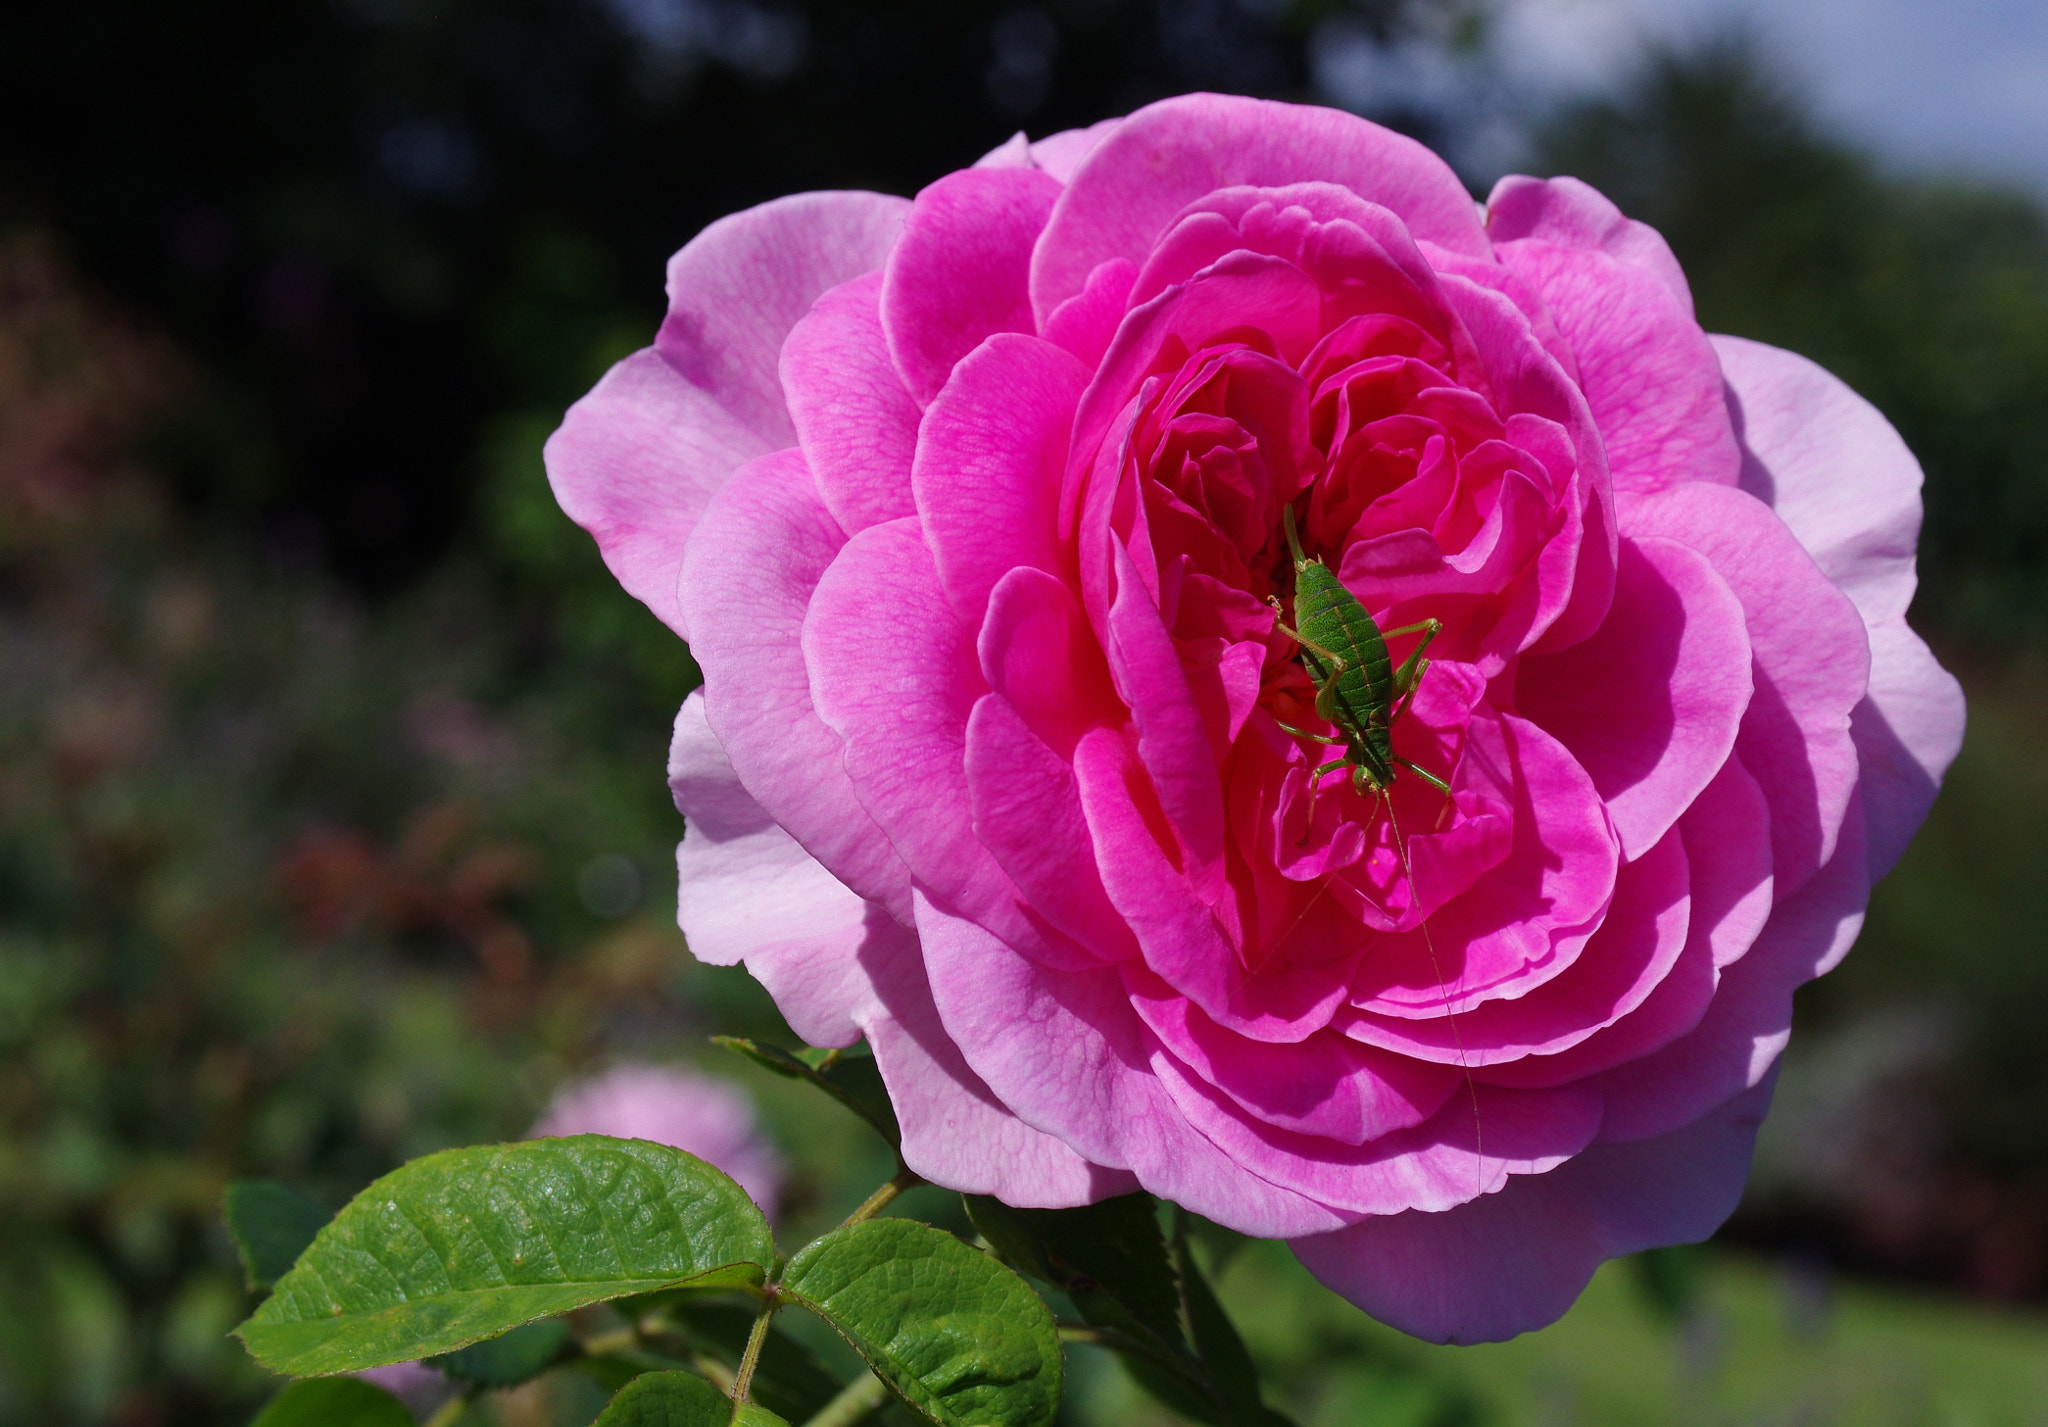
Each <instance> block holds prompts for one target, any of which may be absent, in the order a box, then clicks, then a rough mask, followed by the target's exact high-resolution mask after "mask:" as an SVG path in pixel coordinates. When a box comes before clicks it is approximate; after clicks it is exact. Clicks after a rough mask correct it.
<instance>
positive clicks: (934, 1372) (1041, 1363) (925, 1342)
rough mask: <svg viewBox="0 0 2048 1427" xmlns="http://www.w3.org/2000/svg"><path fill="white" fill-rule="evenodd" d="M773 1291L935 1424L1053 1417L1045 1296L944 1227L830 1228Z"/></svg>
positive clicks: (1017, 1424)
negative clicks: (831, 1333) (816, 1320)
mask: <svg viewBox="0 0 2048 1427" xmlns="http://www.w3.org/2000/svg"><path fill="white" fill-rule="evenodd" d="M782 1291H783V1293H784V1295H785V1296H786V1297H788V1298H791V1299H793V1300H794V1301H796V1302H798V1303H801V1304H802V1305H803V1306H805V1307H807V1308H809V1309H810V1310H811V1311H812V1312H814V1313H817V1314H818V1315H819V1316H820V1317H822V1318H824V1319H825V1321H826V1322H828V1323H830V1324H831V1325H832V1326H833V1327H834V1328H835V1329H837V1330H838V1331H839V1333H840V1335H841V1336H842V1337H844V1338H845V1339H846V1340H847V1342H849V1343H851V1344H852V1345H853V1347H854V1349H855V1351H857V1352H858V1353H859V1354H860V1355H861V1357H862V1358H863V1359H864V1360H865V1361H866V1362H867V1365H868V1366H869V1367H870V1368H872V1369H873V1370H874V1373H875V1376H876V1377H878V1378H880V1379H881V1380H882V1381H883V1382H884V1383H885V1384H886V1385H887V1386H888V1387H889V1389H890V1391H892V1392H893V1393H895V1394H896V1395H897V1396H898V1397H900V1398H901V1399H902V1400H903V1401H904V1402H906V1403H908V1404H909V1405H910V1406H911V1407H913V1408H915V1409H916V1410H917V1411H919V1412H920V1413H922V1414H923V1415H924V1416H925V1417H926V1418H928V1419H929V1420H931V1421H933V1422H936V1423H939V1424H941V1427H1038V1425H1039V1424H1044V1423H1049V1422H1051V1421H1052V1420H1053V1416H1054V1414H1055V1413H1056V1412H1057V1411H1058V1410H1059V1401H1060V1374H1061V1368H1062V1363H1061V1358H1060V1344H1059V1335H1058V1333H1057V1331H1056V1330H1055V1328H1054V1326H1053V1321H1052V1314H1051V1313H1049V1312H1048V1311H1047V1310H1046V1307H1045V1302H1044V1300H1042V1299H1041V1298H1039V1296H1038V1295H1037V1294H1036V1293H1034V1292H1033V1291H1032V1289H1031V1286H1030V1285H1029V1284H1027V1283H1026V1282H1024V1280H1023V1279H1021V1278H1019V1277H1018V1276H1017V1275H1016V1274H1014V1273H1012V1272H1011V1271H1010V1270H1009V1269H1007V1268H1004V1267H1003V1266H1002V1265H1001V1264H999V1263H997V1262H996V1261H995V1260H994V1259H992V1258H990V1257H989V1256H988V1255H987V1254H984V1253H980V1252H978V1251H976V1250H974V1249H971V1248H969V1247H967V1245H965V1244H963V1243H961V1242H960V1241H959V1240H958V1239H956V1238H954V1237H953V1236H952V1235H951V1234H948V1233H946V1232H944V1231H943V1230H940V1229H934V1228H932V1227H931V1226H930V1225H928V1224H919V1223H914V1222H912V1221H911V1220H908V1219H869V1220H867V1221H865V1222H863V1223H859V1224H849V1225H847V1226H846V1227H844V1228H840V1229H834V1230H833V1231H832V1232H831V1233H829V1234H827V1235H825V1236H824V1237H823V1238H822V1239H818V1240H816V1241H815V1242H813V1243H811V1244H809V1245H806V1246H805V1247H804V1248H803V1249H802V1250H801V1251H800V1252H798V1254H797V1255H796V1257H795V1258H793V1259H791V1260H790V1262H789V1267H788V1268H787V1269H786V1270H785V1271H784V1272H783V1276H782Z"/></svg>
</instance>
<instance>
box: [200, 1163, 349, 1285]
mask: <svg viewBox="0 0 2048 1427" xmlns="http://www.w3.org/2000/svg"><path fill="white" fill-rule="evenodd" d="M222 1207H223V1210H224V1212H225V1216H226V1218H227V1221H228V1235H229V1236H230V1237H231V1238H233V1239H234V1241H235V1253H236V1254H237V1255H238V1256H240V1258H241V1260H242V1277H243V1278H245V1279H246V1280H248V1284H249V1287H250V1289H251V1290H252V1291H253V1290H255V1289H259V1288H268V1287H270V1286H271V1285H272V1284H273V1283H276V1282H277V1281H278V1280H279V1279H280V1278H283V1277H284V1276H285V1274H286V1272H287V1271H289V1270H290V1268H291V1266H292V1264H293V1263H294V1262H295V1261H296V1260H297V1259H298V1257H299V1255H300V1254H302V1253H304V1252H305V1251H306V1245H308V1244H310V1243H312V1242H313V1236H314V1235H315V1234H317V1233H319V1232H320V1229H321V1226H322V1225H324V1224H325V1223H326V1222H327V1221H328V1220H329V1219H332V1218H333V1217H334V1216H333V1215H332V1214H330V1213H328V1212H327V1210H326V1209H324V1208H322V1207H321V1206H320V1205H318V1204H316V1203H314V1202H313V1201H312V1200H310V1199H308V1198H307V1197H306V1196H305V1195H303V1194H301V1193H299V1191H298V1190H296V1189H293V1188H291V1187H290V1186H289V1185H285V1184H280V1183H278V1182H277V1181H276V1180H274V1179H238V1180H236V1181H235V1182H234V1183H233V1184H230V1185H229V1186H228V1192H227V1198H226V1202H225V1203H224V1204H223V1206H222Z"/></svg>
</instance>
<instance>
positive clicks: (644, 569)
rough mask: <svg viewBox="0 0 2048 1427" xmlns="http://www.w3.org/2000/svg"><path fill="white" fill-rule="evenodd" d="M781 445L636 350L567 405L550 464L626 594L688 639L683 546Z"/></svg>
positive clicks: (559, 488) (567, 505)
mask: <svg viewBox="0 0 2048 1427" xmlns="http://www.w3.org/2000/svg"><path fill="white" fill-rule="evenodd" d="M772 445H773V443H772V442H771V441H770V440H769V439H768V438H767V437H764V436H762V435H761V434H760V433H759V432H757V431H755V430H754V429H753V428H752V427H751V426H749V425H747V424H746V423H745V422H744V421H742V420H741V419H740V418H739V417H737V416H735V415H734V414H733V413H732V412H730V411H728V410H726V409H725V408H724V407H723V406H721V405H719V403H718V401H717V399H716V398H715V397H713V396H711V395H709V394H708V393H706V392H704V391H703V390H701V389H700V388H698V387H695V386H692V385H691V384H690V383H689V382H688V381H686V380H685V379H684V378H683V376H682V375H681V373H679V372H677V371H676V369H675V368H674V367H673V366H671V365H669V363H668V361H667V359H666V358H664V357H663V356H662V355H661V354H660V353H659V352H656V351H654V350H653V349H652V348H649V349H647V350H645V351H640V352H635V353H634V354H633V355H632V356H630V357H628V358H626V359H625V360H624V361H622V362H620V363H619V364H618V365H617V366H615V367H613V368H612V369H611V370H610V371H608V372H606V373H605V375H604V379H603V380H602V381H600V382H599V383H598V384H597V385H596V386H595V387H593V388H592V389H591V391H590V394H589V395H587V396H585V397H584V398H583V399H582V400H581V401H579V402H577V403H576V404H575V405H574V406H572V407H570V408H569V412H568V414H567V415H566V416H564V417H563V418H562V425H561V427H560V429H559V430H557V431H556V432H555V433H554V435H552V436H550V437H549V438H548V443H547V447H546V450H545V452H544V454H543V459H544V460H545V462H546V465H547V472H548V483H549V485H550V486H552V487H553V489H554V492H555V500H556V501H557V502H558V503H559V504H560V505H561V507H562V511H563V513H564V514H565V515H567V516H568V517H569V518H570V519H571V520H573V521H575V522H576V523H577V524H578V525H580V526H582V527H583V528H584V529H585V530H587V531H589V532H590V533H591V535H592V536H594V537H595V538H596V540H597V548H598V549H599V550H600V551H601V552H602V553H603V555H604V563H605V566H606V568H608V569H609V570H610V571H611V572H612V574H613V575H614V576H615V577H616V578H617V579H618V582H619V583H620V584H621V585H624V586H625V587H626V593H628V594H630V595H632V596H633V598H635V599H637V600H639V601H640V602H641V603H642V604H644V605H646V606H647V607H648V608H649V609H651V610H653V611H654V613H655V616H656V617H657V618H659V619H660V620H661V622H662V623H663V624H666V625H667V626H668V627H669V628H670V629H673V630H674V631H675V632H676V633H677V634H680V635H682V636H683V637H684V638H685V639H687V638H689V637H690V631H689V627H688V625H687V624H686V623H685V622H684V619H683V613H682V607H681V605H680V603H679V602H678V600H677V598H676V580H677V577H678V575H679V574H680V572H681V570H682V565H683V547H684V546H685V545H687V544H688V543H689V539H690V532H691V531H692V530H694V529H695V528H696V525H697V520H698V518H699V517H700V516H701V515H702V514H703V513H704V508H705V506H707V505H709V504H710V502H711V497H712V496H714V495H715V494H717V492H718V488H719V487H720V486H722V485H724V484H725V482H726V479H727V478H728V477H729V476H731V475H732V473H733V472H734V471H735V470H737V469H739V467H741V466H742V465H744V464H746V463H747V462H748V461H751V460H753V459H754V458H755V457H757V456H760V455H763V454H765V453H766V452H767V451H768V450H769V449H770V448H771V446H772Z"/></svg>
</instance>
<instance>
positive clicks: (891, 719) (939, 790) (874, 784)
mask: <svg viewBox="0 0 2048 1427" xmlns="http://www.w3.org/2000/svg"><path fill="white" fill-rule="evenodd" d="M937 579H938V576H937V572H936V570H935V569H934V568H933V565H932V557H931V552H930V551H929V550H927V549H926V548H925V544H924V541H923V540H922V539H921V538H920V537H919V535H918V529H917V521H916V519H915V518H910V519H904V520H893V521H890V522H889V523H888V524H886V525H875V526H870V527H869V528H868V529H866V530H863V531H862V532H861V533H860V534H858V535H856V536H854V537H853V538H852V539H851V540H849V541H847V542H846V548H845V549H844V550H842V551H840V553H839V556H838V558H837V559H835V560H834V561H833V562H832V566H831V568H830V569H829V570H827V571H826V572H825V575H824V577H823V578H822V579H821V580H819V582H818V587H817V591H816V593H814V594H813V595H812V596H811V602H810V609H809V611H808V613H807V615H806V617H805V620H804V628H803V639H802V647H803V655H804V663H805V665H806V667H807V668H808V669H809V670H810V683H811V689H812V691H813V693H814V695H815V697H816V699H817V708H818V713H819V716H820V717H822V718H823V719H824V721H825V723H826V724H827V725H828V726H830V727H831V728H832V729H833V730H834V731H835V732H837V733H838V734H839V735H840V737H841V738H842V739H843V740H844V744H845V751H844V754H843V756H842V762H843V765H844V767H845V770H846V775H847V777H848V778H849V779H850V780H851V782H852V784H853V789H854V792H855V795H856V796H857V797H858V798H859V800H860V804H861V806H862V807H863V808H865V809H866V810H867V813H868V815H869V816H870V817H872V818H873V819H874V821H875V823H876V825H878V826H879V827H880V828H881V829H882V830H883V831H884V832H885V833H886V834H887V835H888V838H889V841H890V843H891V844H892V845H893V846H894V847H895V849H896V852H897V855H898V856H899V857H901V858H902V860H903V863H904V865H905V866H906V867H907V868H909V870H910V875H911V877H912V878H913V879H914V880H915V882H916V883H917V885H918V886H920V887H922V888H924V889H925V891H926V892H927V893H929V894H930V895H931V896H932V897H933V898H934V899H936V900H938V901H939V902H941V903H942V904H944V905H945V906H946V907H947V908H948V909H949V910H953V911H957V912H959V913H960V914H962V915H965V916H969V917H972V918H973V919H974V920H976V921H978V922H980V923H981V924H982V925H984V926H986V927H988V928H989V929H990V930H991V931H993V932H995V933H996V934H997V935H999V936H1001V937H1002V938H1003V940H1004V941H1006V942H1008V943H1009V944H1010V945H1011V946H1014V947H1019V948H1026V949H1029V950H1031V951H1032V952H1033V953H1034V954H1036V955H1039V956H1043V957H1045V958H1047V959H1048V960H1051V961H1053V962H1055V963H1057V964H1069V963H1070V961H1071V960H1072V959H1073V958H1077V957H1084V956H1085V953H1082V952H1081V951H1080V950H1079V948H1076V947H1072V946H1070V945H1067V944H1066V943H1065V938H1064V937H1063V936H1062V935H1061V934H1060V933H1059V932H1058V931H1056V930H1054V929H1053V928H1052V927H1051V925H1050V924H1048V923H1046V922H1044V921H1043V920H1040V919H1036V918H1034V917H1033V916H1032V915H1031V914H1030V912H1029V911H1028V909H1027V908H1026V906H1025V905H1024V903H1023V901H1022V899H1021V898H1020V897H1019V895H1018V892H1017V888H1016V885H1015V884H1014V883H1012V882H1011V881H1010V879H1009V877H1008V875H1007V874H1005V873H1004V871H1003V870H1002V868H1001V867H999V866H998V865H997V864H996V862H995V859H993V858H992V857H990V856H989V853H988V849H987V848H985V847H983V846H982V844H981V842H980V840H979V839H978V838H976V837H975V835H974V815H973V804H972V800H971V798H970V797H969V794H968V789H967V774H966V753H967V718H968V715H969V714H970V713H971V712H972V711H973V709H974V705H975V702H976V701H977V700H978V699H980V698H981V696H982V695H983V694H986V693H987V692H988V691H989V690H988V684H987V682H986V681H985V680H984V679H983V678H982V676H981V668H980V664H979V661H978V659H977V657H976V652H975V646H974V638H973V635H972V633H971V631H969V630H968V629H967V628H966V627H965V626H963V625H962V624H961V623H960V622H959V621H958V620H957V619H955V618H954V616H953V612H952V610H951V608H950V607H949V606H948V605H947V603H946V601H945V600H943V599H940V598H938V597H937V595H936V588H935V587H936V585H937Z"/></svg>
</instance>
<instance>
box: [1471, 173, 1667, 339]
mask: <svg viewBox="0 0 2048 1427" xmlns="http://www.w3.org/2000/svg"><path fill="white" fill-rule="evenodd" d="M1486 232H1487V236H1488V237H1490V238H1492V239H1493V241H1494V242H1495V243H1511V242H1513V241H1515V240H1516V239H1518V238H1533V239H1536V240H1537V241H1538V242H1543V243H1549V244H1552V245H1553V246H1555V247H1560V248H1580V249H1584V250H1586V251H1589V252H1599V253H1605V254H1606V255H1607V256H1608V257H1610V258H1613V259H1614V260H1615V261H1617V262H1620V263H1623V264H1626V265H1627V266H1629V267H1631V268H1635V269H1638V270H1640V271H1642V272H1645V273H1649V274H1650V275H1652V276H1653V277H1655V278H1656V279H1657V281H1658V282H1660V283H1662V284H1663V285H1664V287H1665V289H1666V290H1667V291H1668V292H1670V294H1671V296H1672V297H1673V298H1674V299H1676V300H1677V302H1678V303H1679V304H1680V305H1681V306H1682V307H1683V308H1684V309H1685V315H1686V316H1688V317H1690V316H1692V289H1691V287H1690V286H1688V285H1687V283H1686V281H1685V270H1684V269H1683V268H1681V267H1679V265H1678V259H1677V258H1676V257H1674V256H1673V255H1672V252H1671V245H1670V244H1668V243H1666V242H1665V241H1664V235H1663V234H1662V233H1659V232H1658V231H1657V230H1656V229H1655V228H1652V227H1651V226H1650V225H1649V224H1647V223H1638V222H1636V221H1635V220H1634V219H1633V218H1630V217H1627V216H1626V215H1624V214H1623V213H1622V211H1621V210H1620V209H1619V208H1617V207H1615V206H1614V204H1613V202H1612V201H1611V200H1609V199H1608V198H1607V196H1606V195H1605V194H1603V193H1601V192H1599V191H1598V190H1597V189H1595V188H1594V187H1593V186H1592V185H1591V184H1588V183H1585V182H1582V181H1581V180H1579V179H1576V178H1552V179H1541V178H1528V177H1525V176H1524V175H1522V174H1509V175H1508V176H1507V177H1505V178H1503V179H1501V180H1500V181H1499V182H1498V183H1496V184H1494V186H1493V192H1492V193H1491V194H1490V195H1488V197H1487V200H1486Z"/></svg>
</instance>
